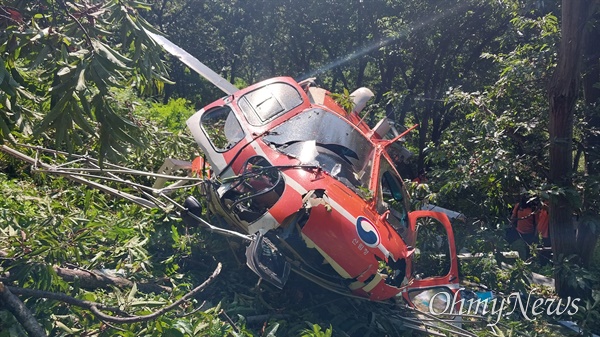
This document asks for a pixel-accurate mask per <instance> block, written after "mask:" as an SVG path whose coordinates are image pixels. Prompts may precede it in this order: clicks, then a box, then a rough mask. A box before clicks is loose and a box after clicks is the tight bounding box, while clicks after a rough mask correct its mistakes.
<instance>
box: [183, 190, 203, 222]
mask: <svg viewBox="0 0 600 337" xmlns="http://www.w3.org/2000/svg"><path fill="white" fill-rule="evenodd" d="M183 207H185V208H186V209H187V210H185V211H182V212H181V219H183V222H185V224H186V225H188V226H197V225H198V220H196V219H195V218H194V217H193V216H192V215H191V214H193V215H195V216H197V217H200V216H201V215H202V205H201V204H200V202H199V201H198V200H197V199H196V198H194V197H193V196H191V195H190V196H189V197H187V198H185V201H184V202H183Z"/></svg>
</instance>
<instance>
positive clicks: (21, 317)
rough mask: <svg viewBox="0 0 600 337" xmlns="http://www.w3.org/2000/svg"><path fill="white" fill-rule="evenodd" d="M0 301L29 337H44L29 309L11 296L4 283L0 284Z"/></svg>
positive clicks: (44, 332) (43, 332) (15, 297)
mask: <svg viewBox="0 0 600 337" xmlns="http://www.w3.org/2000/svg"><path fill="white" fill-rule="evenodd" d="M0 300H1V302H2V304H3V305H4V307H5V308H6V309H8V311H10V312H11V313H12V314H13V315H14V316H15V318H16V319H17V321H18V322H19V323H20V324H21V326H23V329H25V331H26V332H27V334H28V335H29V336H30V337H46V336H47V335H46V331H45V330H44V329H43V328H42V326H41V325H40V323H38V321H37V320H36V319H35V317H33V315H32V314H31V312H30V311H29V309H27V307H26V306H25V304H23V302H21V300H20V299H19V298H18V297H17V296H15V295H13V294H12V293H11V291H10V289H9V288H8V287H6V286H5V285H4V283H2V282H0Z"/></svg>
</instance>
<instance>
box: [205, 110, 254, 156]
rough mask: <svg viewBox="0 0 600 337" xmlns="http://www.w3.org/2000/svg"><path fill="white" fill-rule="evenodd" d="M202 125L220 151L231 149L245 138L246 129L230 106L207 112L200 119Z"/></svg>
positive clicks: (216, 148)
mask: <svg viewBox="0 0 600 337" xmlns="http://www.w3.org/2000/svg"><path fill="white" fill-rule="evenodd" d="M200 126H201V127H202V129H203V130H204V132H205V133H206V135H207V136H208V139H210V142H211V143H212V145H213V147H214V148H215V150H217V151H219V152H224V151H227V150H229V149H231V148H232V147H234V146H235V145H236V144H237V143H238V142H239V141H240V140H242V139H243V138H244V130H243V129H242V127H241V125H240V122H239V121H238V120H237V118H236V117H235V114H234V113H233V110H231V108H230V107H229V106H221V107H218V108H213V109H211V110H209V111H207V112H205V113H204V114H203V115H202V118H201V119H200Z"/></svg>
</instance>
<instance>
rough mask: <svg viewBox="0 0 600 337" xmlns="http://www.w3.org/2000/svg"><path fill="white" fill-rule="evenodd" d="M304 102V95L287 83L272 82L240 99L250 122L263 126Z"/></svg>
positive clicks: (239, 101) (242, 108)
mask: <svg viewBox="0 0 600 337" xmlns="http://www.w3.org/2000/svg"><path fill="white" fill-rule="evenodd" d="M300 104H302V96H300V93H299V92H298V91H297V90H296V88H294V87H293V86H291V85H289V84H287V83H281V82H277V83H271V84H268V85H266V86H264V87H262V88H259V89H256V90H254V91H251V92H249V93H247V94H245V95H244V96H242V97H241V98H240V99H239V100H238V106H239V107H240V109H241V110H242V111H243V112H244V116H246V119H247V120H248V123H250V124H251V125H254V126H261V125H264V124H266V123H267V122H269V121H270V120H272V119H273V118H275V117H276V116H279V115H281V114H283V113H285V112H288V111H290V110H292V109H293V108H295V107H297V106H299V105H300Z"/></svg>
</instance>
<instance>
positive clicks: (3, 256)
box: [0, 250, 172, 294]
mask: <svg viewBox="0 0 600 337" xmlns="http://www.w3.org/2000/svg"><path fill="white" fill-rule="evenodd" d="M2 261H5V262H6V263H8V264H13V263H14V262H15V261H17V260H16V259H15V258H11V257H8V253H7V252H6V251H3V250H0V263H2ZM17 269H18V267H17ZM53 269H54V271H55V272H56V274H57V275H58V276H59V277H60V278H62V279H63V280H65V281H67V282H79V284H80V286H81V287H82V288H84V289H89V290H91V289H97V288H109V287H110V286H115V287H118V288H131V287H132V286H133V283H134V282H132V281H130V280H128V279H126V278H124V277H119V276H112V275H108V274H106V273H103V272H101V271H99V270H87V269H83V268H79V267H75V268H65V267H58V266H55V267H53ZM14 270H15V269H13V271H14ZM1 281H4V282H5V283H9V282H10V281H11V278H10V276H7V275H0V282H1ZM137 288H138V290H139V291H141V292H143V293H157V294H158V293H163V292H167V293H170V292H171V291H172V289H171V287H168V286H164V285H160V284H156V283H153V282H139V283H137Z"/></svg>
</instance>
